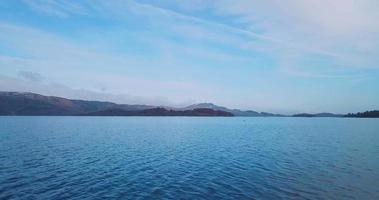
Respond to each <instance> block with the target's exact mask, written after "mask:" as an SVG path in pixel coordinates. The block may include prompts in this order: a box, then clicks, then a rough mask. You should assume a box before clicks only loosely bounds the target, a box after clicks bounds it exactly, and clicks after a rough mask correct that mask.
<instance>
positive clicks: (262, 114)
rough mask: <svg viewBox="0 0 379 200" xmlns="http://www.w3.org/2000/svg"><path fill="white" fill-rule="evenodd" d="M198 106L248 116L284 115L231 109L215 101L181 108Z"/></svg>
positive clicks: (189, 108) (190, 108) (188, 108)
mask: <svg viewBox="0 0 379 200" xmlns="http://www.w3.org/2000/svg"><path fill="white" fill-rule="evenodd" d="M197 108H208V109H213V110H221V111H225V112H230V113H232V114H233V115H234V116H246V117H283V116H284V115H280V114H273V113H267V112H260V113H259V112H256V111H253V110H246V111H242V110H239V109H229V108H226V107H222V106H218V105H215V104H213V103H198V104H193V105H190V106H187V107H184V108H181V109H180V110H192V109H197Z"/></svg>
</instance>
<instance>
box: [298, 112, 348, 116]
mask: <svg viewBox="0 0 379 200" xmlns="http://www.w3.org/2000/svg"><path fill="white" fill-rule="evenodd" d="M292 117H343V115H341V114H334V113H316V114H309V113H299V114H294V115H292Z"/></svg>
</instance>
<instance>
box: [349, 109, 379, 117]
mask: <svg viewBox="0 0 379 200" xmlns="http://www.w3.org/2000/svg"><path fill="white" fill-rule="evenodd" d="M345 117H360V118H379V110H372V111H366V112H358V113H349V114H347V115H345Z"/></svg>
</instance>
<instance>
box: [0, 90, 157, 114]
mask: <svg viewBox="0 0 379 200" xmlns="http://www.w3.org/2000/svg"><path fill="white" fill-rule="evenodd" d="M154 107H155V106H146V105H126V104H115V103H111V102H100V101H84V100H70V99H65V98H61V97H52V96H43V95H40V94H35V93H23V92H22V93H20V92H0V115H78V114H83V113H90V112H96V111H100V110H106V109H110V108H119V109H123V110H143V109H150V108H154Z"/></svg>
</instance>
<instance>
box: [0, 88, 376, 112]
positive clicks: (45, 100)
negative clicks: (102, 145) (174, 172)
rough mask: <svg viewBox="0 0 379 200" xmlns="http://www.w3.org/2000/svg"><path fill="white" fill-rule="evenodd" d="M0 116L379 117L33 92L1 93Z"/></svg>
mask: <svg viewBox="0 0 379 200" xmlns="http://www.w3.org/2000/svg"><path fill="white" fill-rule="evenodd" d="M0 115H33V116H34V115H36V116H44V115H46V116H76V115H79V116H249V117H379V116H378V111H369V112H365V113H357V114H348V115H342V114H333V113H317V114H309V113H300V114H295V115H281V114H274V113H267V112H257V111H253V110H239V109H229V108H226V107H223V106H218V105H215V104H212V103H199V104H193V105H189V106H186V107H182V108H175V107H162V106H153V105H138V104H133V105H131V104H116V103H112V102H102V101H85V100H72V99H67V98H62V97H54V96H44V95H40V94H36V93H30V92H0Z"/></svg>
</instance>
